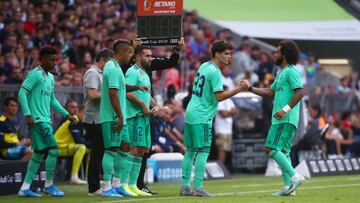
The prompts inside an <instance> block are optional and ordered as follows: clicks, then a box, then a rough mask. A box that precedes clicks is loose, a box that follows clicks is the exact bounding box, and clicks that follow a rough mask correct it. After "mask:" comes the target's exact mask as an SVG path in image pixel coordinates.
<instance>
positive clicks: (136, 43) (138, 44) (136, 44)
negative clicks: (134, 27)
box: [131, 37, 141, 49]
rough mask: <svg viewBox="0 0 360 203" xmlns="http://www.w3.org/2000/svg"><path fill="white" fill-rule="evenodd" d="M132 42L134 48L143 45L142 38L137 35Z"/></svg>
mask: <svg viewBox="0 0 360 203" xmlns="http://www.w3.org/2000/svg"><path fill="white" fill-rule="evenodd" d="M131 44H132V46H133V48H134V49H135V48H136V47H138V46H141V39H140V38H137V37H135V38H134V39H133V40H132V42H131Z"/></svg>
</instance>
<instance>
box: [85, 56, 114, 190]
mask: <svg viewBox="0 0 360 203" xmlns="http://www.w3.org/2000/svg"><path fill="white" fill-rule="evenodd" d="M112 56H113V52H112V51H111V50H110V49H102V50H101V51H99V53H98V54H97V55H96V58H95V61H96V63H95V64H94V65H92V66H91V67H90V69H89V70H87V71H86V73H85V74H84V78H83V89H84V90H83V94H84V106H85V112H84V118H83V123H84V125H85V130H86V134H85V138H86V139H87V140H88V141H89V142H90V160H89V166H88V175H87V181H88V195H102V190H101V187H100V171H101V160H102V158H103V155H104V144H103V138H102V132H101V125H100V116H99V112H100V98H101V89H102V71H103V70H104V66H105V64H106V62H108V60H109V59H110V58H111V57H112Z"/></svg>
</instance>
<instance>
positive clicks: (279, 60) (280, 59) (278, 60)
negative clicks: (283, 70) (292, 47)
mask: <svg viewBox="0 0 360 203" xmlns="http://www.w3.org/2000/svg"><path fill="white" fill-rule="evenodd" d="M283 62H284V57H283V56H281V57H280V58H278V59H277V60H276V61H275V64H276V65H278V66H281V64H282V63H283Z"/></svg>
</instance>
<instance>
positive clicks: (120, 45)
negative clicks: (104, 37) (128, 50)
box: [113, 39, 131, 53]
mask: <svg viewBox="0 0 360 203" xmlns="http://www.w3.org/2000/svg"><path fill="white" fill-rule="evenodd" d="M129 46H131V43H130V42H129V41H128V40H126V39H118V40H115V42H114V44H113V50H114V53H119V52H120V51H122V50H123V49H124V48H125V47H129Z"/></svg>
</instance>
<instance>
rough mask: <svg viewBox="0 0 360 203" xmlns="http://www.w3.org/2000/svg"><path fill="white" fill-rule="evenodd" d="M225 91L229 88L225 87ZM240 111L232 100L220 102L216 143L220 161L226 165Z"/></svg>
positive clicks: (216, 126)
mask: <svg viewBox="0 0 360 203" xmlns="http://www.w3.org/2000/svg"><path fill="white" fill-rule="evenodd" d="M223 89H224V91H226V90H228V89H229V88H228V87H227V86H225V85H224V88H223ZM238 114H239V111H238V110H237V108H236V107H235V104H234V102H233V101H232V100H231V99H226V100H224V101H222V102H219V106H218V109H217V113H216V116H215V136H216V137H215V142H216V146H217V149H218V156H217V158H218V160H219V161H221V162H223V163H225V161H226V157H227V154H229V153H230V152H231V148H232V137H233V135H232V132H233V131H232V129H233V125H232V124H233V117H235V116H237V115H238Z"/></svg>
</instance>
